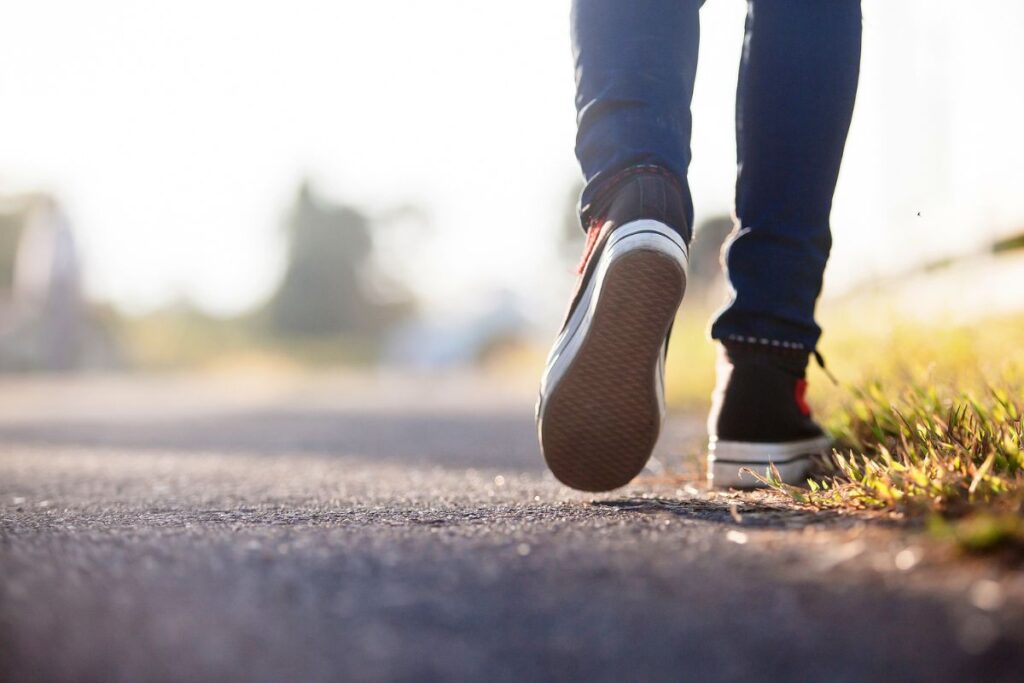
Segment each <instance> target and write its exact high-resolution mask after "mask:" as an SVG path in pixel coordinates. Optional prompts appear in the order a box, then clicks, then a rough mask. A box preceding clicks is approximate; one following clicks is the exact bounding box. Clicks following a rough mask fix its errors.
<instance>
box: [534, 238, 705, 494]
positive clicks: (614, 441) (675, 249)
mask: <svg viewBox="0 0 1024 683" xmlns="http://www.w3.org/2000/svg"><path fill="white" fill-rule="evenodd" d="M648 223H653V224H654V226H646V225H641V224H648ZM652 227H654V229H653V230H652V229H651V228H652ZM643 228H647V229H643ZM629 230H632V231H633V232H632V233H631V234H626V235H625V236H624V237H622V238H621V239H618V240H615V242H614V245H613V244H612V243H611V242H610V243H609V245H608V247H607V248H606V250H605V252H604V253H603V254H602V256H601V259H602V262H601V263H599V265H598V270H597V271H596V272H595V274H594V276H593V278H594V280H595V282H594V287H593V293H592V295H591V296H590V300H589V301H588V300H587V299H586V298H584V299H583V300H581V302H580V304H579V308H580V309H582V308H583V307H584V306H586V307H587V308H586V311H587V313H588V315H586V316H584V319H583V321H582V324H581V325H580V328H579V329H578V330H577V331H576V332H575V337H574V338H570V339H568V340H567V341H565V342H563V345H562V346H563V348H562V352H561V353H560V354H559V353H557V351H558V345H557V344H556V351H555V352H554V355H556V358H555V360H554V361H552V363H551V364H550V365H549V368H548V372H546V373H545V379H546V380H547V379H548V378H551V377H554V378H556V379H555V381H554V382H553V383H551V382H545V384H547V387H546V390H545V389H544V388H542V404H541V407H540V408H539V410H538V435H539V438H540V444H541V451H542V452H543V455H544V459H545V460H546V461H547V464H548V467H549V468H550V469H551V471H552V472H553V473H554V475H555V477H556V478H558V480H559V481H561V482H562V483H563V484H565V485H567V486H570V487H572V488H574V489H578V490H581V491H593V492H597V491H611V490H612V489H616V488H619V487H621V486H625V485H626V484H628V483H629V482H630V481H631V480H632V479H633V478H634V477H636V476H637V475H638V474H640V472H641V471H643V468H644V465H646V464H647V460H648V459H649V458H650V455H651V452H652V451H653V450H654V445H655V443H656V442H657V439H658V434H659V432H660V431H661V422H662V417H663V413H664V407H663V400H664V399H663V390H662V387H661V382H662V378H661V363H662V362H663V348H664V344H665V336H666V335H667V334H668V329H669V327H670V325H671V324H672V321H673V319H674V318H675V314H676V311H677V309H678V308H679V303H680V302H681V301H682V298H683V293H684V291H685V289H686V257H685V248H684V247H683V246H681V245H682V242H681V241H680V240H679V238H678V236H676V237H675V238H674V239H673V238H672V237H670V236H669V235H667V234H665V232H666V231H668V230H670V229H669V228H667V227H665V226H663V225H661V224H660V223H657V222H656V221H637V222H636V224H628V225H624V226H622V227H621V228H619V230H618V231H617V232H616V234H613V238H614V237H617V236H618V232H620V231H622V232H629ZM673 234H674V233H673ZM606 259H607V261H606V262H605V260H606ZM571 322H572V321H570V323H571ZM569 336H570V337H573V336H574V335H573V334H570V335H569ZM542 386H543V385H542Z"/></svg>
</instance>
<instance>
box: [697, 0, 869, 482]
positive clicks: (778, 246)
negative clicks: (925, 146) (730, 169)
mask: <svg viewBox="0 0 1024 683" xmlns="http://www.w3.org/2000/svg"><path fill="white" fill-rule="evenodd" d="M860 40H861V13H860V0H748V13H747V30H746V40H745V42H744V49H743V59H742V63H741V66H740V79H739V89H738V93H737V103H736V110H737V117H736V118H737V121H736V128H737V131H736V135H737V148H738V150H737V152H738V162H739V163H738V169H739V170H738V177H737V184H736V218H737V220H738V223H739V224H738V226H737V230H736V232H735V233H734V234H733V236H732V238H731V239H730V241H729V243H728V245H727V247H726V251H725V261H726V266H727V275H728V278H729V283H730V285H731V290H732V300H731V301H730V302H729V304H728V306H727V307H726V308H725V310H724V311H723V312H722V313H721V314H720V315H719V317H718V319H717V320H716V321H715V322H714V324H713V325H712V329H711V334H712V337H714V338H715V339H717V340H719V341H721V342H722V343H721V344H720V345H719V349H718V351H719V362H718V368H717V375H718V382H717V384H716V387H715V391H714V393H713V395H712V406H711V412H710V415H709V418H708V434H709V444H708V453H709V457H708V460H709V463H708V472H709V478H710V479H711V482H712V483H713V484H714V485H716V486H741V487H749V486H756V485H757V484H758V482H757V481H756V480H755V479H754V478H753V477H752V476H751V475H750V474H749V471H755V472H757V473H758V474H761V475H764V474H766V471H767V469H768V468H769V466H774V467H775V468H776V469H777V470H778V472H779V474H780V476H781V477H782V479H783V480H784V481H787V482H789V483H792V484H796V483H800V482H802V481H803V480H804V478H805V477H806V476H807V475H808V473H810V472H812V471H813V468H814V467H815V465H816V462H817V460H818V459H819V457H822V456H827V454H828V453H829V452H830V449H831V444H830V442H829V439H828V437H827V435H826V434H825V433H824V432H823V431H822V429H821V427H820V426H819V425H818V424H817V423H816V422H815V421H814V419H813V418H812V416H811V410H810V408H809V407H808V404H807V402H806V400H805V398H804V395H805V392H806V389H807V382H806V380H805V370H806V367H807V360H808V356H809V354H810V353H811V352H812V351H814V349H815V348H816V346H817V343H818V338H819V336H820V334H821V330H820V328H819V327H818V325H817V323H815V321H814V307H815V303H816V302H817V298H818V294H819V293H820V292H821V283H822V274H823V273H824V270H825V263H826V261H827V260H828V255H829V249H830V247H831V243H832V239H831V234H830V230H829V214H830V213H831V209H832V195H833V192H834V191H835V185H836V179H837V177H838V175H839V164H840V161H841V159H842V156H843V147H844V145H845V143H846V133H847V130H848V129H849V125H850V116H851V113H852V111H853V102H854V97H855V94H856V91H857V77H858V72H859V67H860ZM769 463H770V465H769Z"/></svg>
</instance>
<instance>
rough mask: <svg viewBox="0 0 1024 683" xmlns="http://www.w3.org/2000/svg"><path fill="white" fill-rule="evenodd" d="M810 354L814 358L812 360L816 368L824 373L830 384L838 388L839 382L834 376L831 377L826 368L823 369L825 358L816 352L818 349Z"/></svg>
mask: <svg viewBox="0 0 1024 683" xmlns="http://www.w3.org/2000/svg"><path fill="white" fill-rule="evenodd" d="M811 354H812V355H813V356H814V360H815V362H816V363H817V364H818V367H819V368H821V371H822V372H824V373H825V376H826V377H828V378H829V379H830V380H832V384H834V385H836V386H839V380H837V379H836V376H835V375H833V374H832V373H831V372H830V371H829V369H828V368H827V367H825V357H824V356H823V355H821V352H820V351H818V349H814V350H813V351H811Z"/></svg>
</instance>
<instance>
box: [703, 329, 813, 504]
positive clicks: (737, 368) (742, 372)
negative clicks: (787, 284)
mask: <svg viewBox="0 0 1024 683" xmlns="http://www.w3.org/2000/svg"><path fill="white" fill-rule="evenodd" d="M808 356H809V354H808V352H807V351H804V350H799V349H788V348H779V347H774V346H767V345H762V344H755V343H743V342H730V341H726V342H724V343H722V344H720V346H719V353H718V364H717V367H716V371H717V382H716V386H715V391H714V393H713V394H712V396H711V413H710V415H709V417H708V434H709V435H710V437H709V440H708V483H710V484H711V485H712V486H715V487H718V488H757V487H760V486H764V484H763V483H762V482H760V481H758V480H757V479H756V478H755V477H754V476H753V474H751V472H756V473H757V474H759V475H760V476H762V477H766V476H767V475H768V473H769V470H770V465H774V466H775V468H776V469H777V470H778V472H779V475H780V476H781V477H782V481H784V482H785V483H787V484H802V483H804V481H805V480H806V478H807V476H808V475H809V474H811V473H812V471H813V470H814V469H815V468H816V467H817V466H818V465H820V464H821V463H822V462H823V461H824V460H826V459H828V458H829V457H830V455H831V452H832V444H831V441H830V439H829V438H828V436H827V435H826V434H825V432H824V430H823V429H822V428H821V427H820V426H819V425H818V423H817V422H815V421H814V419H813V418H812V417H811V409H810V407H809V406H808V405H807V401H806V398H805V397H806V392H807V380H806V369H807V359H808ZM747 470H750V471H747Z"/></svg>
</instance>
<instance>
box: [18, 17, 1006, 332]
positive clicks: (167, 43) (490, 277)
mask: <svg viewBox="0 0 1024 683" xmlns="http://www.w3.org/2000/svg"><path fill="white" fill-rule="evenodd" d="M864 5H865V16H866V19H865V35H866V43H865V60H864V78H863V85H862V90H861V97H860V101H859V104H858V112H857V115H856V119H855V123H854V130H853V133H852V135H851V140H850V146H849V150H850V151H849V154H848V158H847V164H846V166H845V167H844V171H843V177H842V179H841V181H840V183H841V187H840V192H839V195H838V196H837V203H836V213H835V216H834V221H833V222H834V225H835V228H836V241H835V242H836V256H835V258H834V261H833V266H832V269H831V270H830V276H829V278H830V279H829V283H830V286H832V287H834V288H839V287H842V286H844V284H847V285H848V283H849V282H853V281H855V280H856V279H857V278H858V277H863V276H864V275H865V273H869V272H873V271H875V270H878V271H884V270H886V269H893V268H898V267H902V265H903V264H905V263H906V262H907V261H908V259H909V260H917V259H919V258H920V257H921V255H927V254H930V253H932V252H936V253H941V252H944V251H949V250H950V249H951V248H955V247H958V246H970V245H971V244H974V243H978V242H980V241H982V240H983V239H988V238H990V236H991V234H993V232H998V231H1002V230H1010V229H1012V228H1013V227H1014V226H1016V227H1020V226H1024V197H1022V195H1024V193H1022V192H1021V190H1020V188H1021V187H1024V164H1021V163H1019V160H1020V159H1021V158H1024V136H1022V135H1020V133H1019V129H1020V124H1019V121H1020V116H1021V112H1022V111H1024V88H1021V78H1020V74H1021V73H1024V43H1022V41H1020V40H1019V35H1020V33H1021V31H1022V30H1024V7H1021V3H1018V2H1010V1H1008V0H974V1H973V2H972V3H971V7H970V9H969V10H965V9H963V4H962V2H954V1H953V0H898V1H894V0H865V2H864ZM743 13H744V3H742V2H740V1H739V0H709V1H708V3H707V6H706V7H705V9H704V11H703V14H702V22H703V38H704V42H703V45H702V52H701V71H700V74H699V76H698V85H697V93H696V96H695V102H694V117H695V126H696V130H695V137H694V142H693V147H694V164H693V168H692V174H691V183H692V185H693V189H694V194H695V198H696V202H697V207H698V214H699V215H698V220H699V217H700V216H701V215H708V214H711V213H720V212H723V211H728V210H729V207H730V203H731V192H732V183H733V174H734V169H733V160H734V151H733V136H732V125H733V124H732V107H733V92H734V89H735V78H736V66H737V60H738V55H739V52H738V51H739V45H740V40H741V38H742V21H743ZM572 97H573V93H572V64H571V58H570V54H569V45H568V2H567V0H557V1H556V0H521V1H520V2H515V3H494V2H479V1H478V0H432V1H431V2H423V1H422V0H375V1H373V2H368V1H360V2H355V1H353V0H340V1H339V0H295V1H290V2H287V3H285V2H273V3H272V2H254V1H252V0H250V1H249V2H227V1H221V2H210V1H209V0H206V1H197V0H175V1H173V2H171V1H163V0H161V1H159V2H147V3H140V2H137V1H133V0H96V1H94V2H88V3H83V2H76V1H73V0H33V1H32V2H18V3H7V6H6V7H5V9H4V12H3V21H2V22H0V102H2V103H3V116H2V117H0V191H12V190H19V189H45V190H49V191H51V192H53V193H54V194H56V195H57V196H58V197H59V198H60V199H61V200H62V201H63V203H64V204H65V206H66V207H67V210H68V213H69V214H70V217H71V219H72V222H73V224H74V226H75V227H76V229H77V231H78V236H79V240H80V243H81V246H82V250H83V253H84V259H85V265H86V269H87V274H88V283H87V284H88V287H89V290H90V292H91V293H92V294H93V295H94V296H97V297H100V298H104V299H110V300H113V301H115V302H117V303H118V304H120V305H122V306H126V307H128V308H130V309H133V310H144V309H146V308H149V307H153V306H156V305H159V304H160V303H163V302H166V301H167V300H169V299H171V298H174V297H176V296H180V295H187V296H190V297H192V298H194V299H196V300H197V301H198V302H200V303H201V304H202V305H203V306H204V307H206V308H208V309H210V310H214V311H220V312H230V311H235V310H239V309H241V308H244V307H246V306H248V305H251V304H253V303H255V302H256V301H258V300H259V299H260V298H261V297H262V296H265V295H266V293H267V292H268V290H269V289H270V288H271V287H272V286H273V283H274V282H273V279H274V277H275V276H276V274H277V273H278V272H279V269H280V266H281V257H282V254H281V242H280V232H279V226H280V221H281V217H282V214H283V213H284V211H285V210H286V208H287V206H288V204H289V202H290V200H291V198H292V196H293V194H294V191H295V188H296V186H297V184H298V183H299V181H300V180H301V178H303V177H307V176H308V177H310V178H312V179H313V180H314V181H315V182H316V183H317V184H318V185H319V187H320V188H321V189H322V191H323V192H324V193H326V194H328V195H331V196H334V197H336V198H338V199H339V200H341V201H346V202H352V203H354V204H357V205H359V206H363V207H365V208H367V210H370V211H383V210H386V209H387V208H388V207H390V206H394V205H396V204H400V203H403V202H406V201H412V202H414V203H417V204H419V205H421V206H423V207H424V208H426V209H427V211H428V212H429V214H430V215H431V218H432V223H433V227H434V231H435V234H436V237H437V238H436V239H435V240H434V241H432V242H431V243H429V244H428V245H426V246H425V247H423V248H418V250H417V253H415V254H410V259H409V260H408V263H407V267H408V268H409V270H410V276H411V277H412V278H413V279H414V282H415V283H416V286H417V288H418V290H419V291H420V292H421V294H422V295H423V296H425V297H427V298H428V299H430V300H432V301H434V302H435V303H436V302H446V301H452V300H455V299H458V298H460V297H461V296H462V295H463V294H464V293H465V292H467V291H481V290H482V289H484V288H485V287H492V286H502V287H507V288H510V289H513V290H517V291H522V292H524V293H525V294H526V295H527V296H535V297H541V296H543V295H544V292H545V291H546V287H547V286H548V282H549V281H548V280H547V279H545V278H543V277H538V274H539V273H544V272H546V270H547V269H551V268H553V267H554V266H553V256H552V253H553V250H554V245H553V241H552V235H554V234H555V231H556V229H557V225H558V222H559V221H560V220H561V216H562V211H563V205H564V202H565V196H566V193H567V191H568V189H569V187H570V186H571V184H572V183H573V182H574V180H575V179H576V177H577V170H576V166H575V160H574V158H573V154H572V144H573V137H574V111H573V106H572ZM918 211H920V212H921V213H922V216H921V218H917V216H916V214H917V212H918ZM562 294H563V293H562V292H559V293H558V294H557V295H556V296H555V297H554V298H556V299H558V300H559V302H561V299H562ZM559 307H560V304H559Z"/></svg>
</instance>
